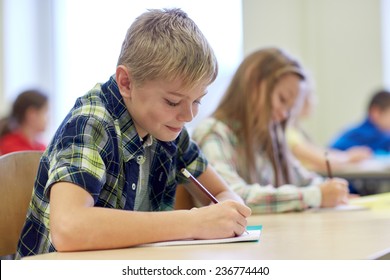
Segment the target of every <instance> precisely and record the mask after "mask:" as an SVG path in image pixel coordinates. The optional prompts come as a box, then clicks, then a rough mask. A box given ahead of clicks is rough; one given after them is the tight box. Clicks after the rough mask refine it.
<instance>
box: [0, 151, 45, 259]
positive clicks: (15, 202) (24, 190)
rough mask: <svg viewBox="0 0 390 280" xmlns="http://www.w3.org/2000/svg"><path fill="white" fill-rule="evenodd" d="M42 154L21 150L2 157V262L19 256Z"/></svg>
mask: <svg viewBox="0 0 390 280" xmlns="http://www.w3.org/2000/svg"><path fill="white" fill-rule="evenodd" d="M41 155H42V152H41V151H22V152H15V153H10V154H6V155H3V156H0V209H1V210H0V258H1V259H8V258H10V256H12V255H14V254H15V253H16V247H17V243H18V240H19V237H20V233H21V231H22V227H23V224H24V221H25V219H26V213H27V208H28V206H29V203H30V200H31V195H32V190H33V186H34V181H35V177H36V175H37V170H38V165H39V160H40V158H41ZM5 256H6V257H5Z"/></svg>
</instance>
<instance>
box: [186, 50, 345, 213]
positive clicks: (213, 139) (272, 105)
mask: <svg viewBox="0 0 390 280" xmlns="http://www.w3.org/2000/svg"><path fill="white" fill-rule="evenodd" d="M304 83H305V74H304V71H303V69H302V67H301V65H300V64H299V63H298V62H297V61H296V60H295V59H293V58H291V57H290V56H289V55H288V54H286V53H285V52H284V51H283V50H281V49H277V48H264V49H260V50H258V51H256V52H254V53H252V54H251V55H249V56H247V57H246V58H245V59H244V60H243V62H242V63H241V64H240V66H239V67H238V69H237V71H236V73H235V74H234V76H233V78H232V81H231V82H230V85H229V86H228V88H227V91H226V92H225V94H224V96H223V98H222V100H221V102H220V104H219V105H218V107H217V108H216V110H215V112H214V113H213V114H212V116H211V117H209V118H207V119H205V120H203V121H202V122H200V123H199V125H198V126H197V127H196V128H195V129H194V132H193V139H194V140H195V141H196V142H197V143H198V144H199V146H200V148H201V150H202V151H203V153H204V154H205V156H206V157H207V159H208V160H209V162H210V163H211V164H212V165H213V167H214V168H215V169H216V170H217V172H218V173H219V174H220V175H221V176H222V177H223V178H224V179H226V180H227V182H228V183H229V186H230V187H231V189H232V190H234V191H235V192H236V193H238V194H239V195H240V196H241V197H242V198H243V199H244V201H245V203H246V204H247V205H248V206H249V207H250V208H251V209H252V212H254V213H270V212H286V211H300V210H304V209H306V208H308V207H333V206H336V205H338V204H342V203H346V202H347V197H348V188H347V182H346V181H345V180H343V179H338V178H335V179H328V180H325V181H324V180H323V179H322V177H320V176H318V175H316V174H314V173H310V172H308V171H306V170H305V169H303V168H302V167H301V166H300V165H299V162H298V161H297V160H295V159H294V158H293V156H292V154H291V153H290V152H289V150H288V147H287V146H286V139H285V126H286V122H287V121H288V118H289V114H290V112H291V111H292V110H293V109H294V106H296V104H297V103H299V102H302V98H303V95H304V91H303V90H302V87H303V85H304Z"/></svg>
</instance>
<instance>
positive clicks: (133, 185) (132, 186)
mask: <svg viewBox="0 0 390 280" xmlns="http://www.w3.org/2000/svg"><path fill="white" fill-rule="evenodd" d="M136 187H137V186H136V185H135V184H134V183H133V184H132V185H131V188H132V189H133V191H134V190H135V188H136Z"/></svg>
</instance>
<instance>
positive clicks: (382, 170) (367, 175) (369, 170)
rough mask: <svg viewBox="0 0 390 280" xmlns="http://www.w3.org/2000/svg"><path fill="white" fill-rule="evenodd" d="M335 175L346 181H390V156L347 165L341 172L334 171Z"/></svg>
mask: <svg viewBox="0 0 390 280" xmlns="http://www.w3.org/2000/svg"><path fill="white" fill-rule="evenodd" d="M333 173H334V174H333V175H334V176H336V177H342V178H346V179H360V178H362V179H390V156H386V157H375V158H373V159H368V160H364V161H362V162H359V163H349V164H345V166H344V167H343V168H342V169H341V170H337V171H336V170H334V171H333ZM322 175H324V176H326V174H322Z"/></svg>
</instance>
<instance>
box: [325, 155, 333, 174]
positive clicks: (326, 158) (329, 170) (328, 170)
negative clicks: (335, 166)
mask: <svg viewBox="0 0 390 280" xmlns="http://www.w3.org/2000/svg"><path fill="white" fill-rule="evenodd" d="M325 162H326V170H327V172H328V177H329V178H330V179H332V178H333V175H332V169H331V168H330V162H329V157H328V152H327V151H326V152H325Z"/></svg>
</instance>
